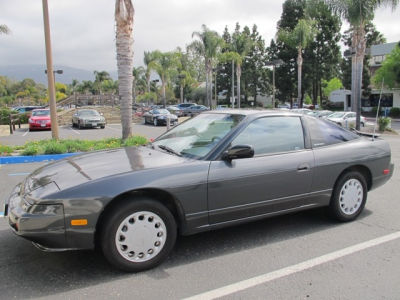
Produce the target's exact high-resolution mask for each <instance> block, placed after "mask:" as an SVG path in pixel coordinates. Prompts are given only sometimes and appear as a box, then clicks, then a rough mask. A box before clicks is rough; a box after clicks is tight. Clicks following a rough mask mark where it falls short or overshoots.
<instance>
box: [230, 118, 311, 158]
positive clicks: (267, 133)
mask: <svg viewBox="0 0 400 300" xmlns="http://www.w3.org/2000/svg"><path fill="white" fill-rule="evenodd" d="M235 145H251V146H253V148H254V153H255V155H263V154H270V153H279V152H290V151H296V150H301V149H304V136H303V126H302V124H301V121H300V118H299V117H265V118H260V119H257V120H255V121H253V122H251V123H250V124H249V125H248V126H247V127H246V129H244V130H243V131H242V132H241V133H240V134H239V135H238V136H237V137H236V138H235V140H234V141H233V142H232V146H235Z"/></svg>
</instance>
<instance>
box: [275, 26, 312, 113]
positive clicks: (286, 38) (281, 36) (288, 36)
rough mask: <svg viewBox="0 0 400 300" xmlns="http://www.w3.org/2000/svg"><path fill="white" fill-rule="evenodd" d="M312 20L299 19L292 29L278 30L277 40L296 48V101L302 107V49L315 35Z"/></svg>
mask: <svg viewBox="0 0 400 300" xmlns="http://www.w3.org/2000/svg"><path fill="white" fill-rule="evenodd" d="M314 23H315V22H314V21H312V20H308V19H301V20H299V21H298V23H297V25H296V27H295V28H294V29H293V31H287V30H284V29H282V30H280V31H279V32H278V40H281V41H282V42H284V43H287V44H288V45H289V46H291V47H295V48H297V103H298V104H299V107H303V100H302V94H301V86H302V80H301V79H302V76H301V75H302V74H301V73H302V67H303V50H304V49H305V48H307V46H308V45H309V44H310V42H311V41H312V40H313V39H314V37H315V35H316V29H315V26H314Z"/></svg>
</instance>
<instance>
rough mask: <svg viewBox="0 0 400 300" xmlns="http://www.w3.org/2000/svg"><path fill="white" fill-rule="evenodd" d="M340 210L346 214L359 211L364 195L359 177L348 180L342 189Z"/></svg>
mask: <svg viewBox="0 0 400 300" xmlns="http://www.w3.org/2000/svg"><path fill="white" fill-rule="evenodd" d="M339 197H340V198H339V205H340V210H341V211H342V212H343V213H344V214H345V215H352V214H354V213H355V212H357V211H358V209H359V208H360V206H361V204H362V200H363V197H364V191H363V187H362V184H361V182H360V181H358V180H357V179H354V178H352V179H349V180H347V181H346V182H345V183H344V184H343V186H342V189H341V190H340V196H339Z"/></svg>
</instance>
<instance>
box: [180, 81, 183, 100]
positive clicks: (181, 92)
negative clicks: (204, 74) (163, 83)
mask: <svg viewBox="0 0 400 300" xmlns="http://www.w3.org/2000/svg"><path fill="white" fill-rule="evenodd" d="M180 94H181V103H183V84H181V88H180Z"/></svg>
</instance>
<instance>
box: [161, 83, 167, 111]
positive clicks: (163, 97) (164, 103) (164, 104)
mask: <svg viewBox="0 0 400 300" xmlns="http://www.w3.org/2000/svg"><path fill="white" fill-rule="evenodd" d="M166 85H167V82H166V78H165V76H164V75H163V76H161V88H162V102H163V107H164V108H165V107H166V106H167V97H166V93H165V86H166Z"/></svg>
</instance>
